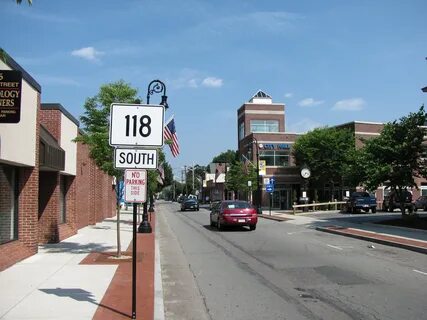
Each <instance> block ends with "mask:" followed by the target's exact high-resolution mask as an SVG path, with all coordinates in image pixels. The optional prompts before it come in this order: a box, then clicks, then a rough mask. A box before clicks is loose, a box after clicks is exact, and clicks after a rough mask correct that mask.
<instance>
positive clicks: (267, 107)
mask: <svg viewBox="0 0 427 320" xmlns="http://www.w3.org/2000/svg"><path fill="white" fill-rule="evenodd" d="M336 127H337V128H348V129H350V130H351V131H352V132H353V133H354V135H355V138H356V147H360V146H362V138H364V139H368V138H372V137H375V136H378V135H380V133H381V130H382V129H383V127H384V124H383V123H373V122H362V121H353V122H350V123H345V124H342V125H337V126H336ZM237 130H238V132H237V137H238V152H239V154H240V155H241V157H242V159H246V160H249V161H251V162H252V163H254V164H255V165H256V163H257V155H258V157H259V160H260V161H265V164H266V168H265V174H264V175H263V176H262V178H261V180H262V181H261V189H262V207H268V206H269V200H270V199H269V194H268V193H267V192H266V190H265V189H266V188H265V182H266V181H268V180H269V179H270V178H273V177H274V179H275V189H274V192H273V193H272V208H273V209H290V208H291V207H292V204H293V203H294V202H296V201H298V199H299V198H300V197H301V196H302V195H303V194H302V190H303V189H304V187H305V185H304V184H305V180H304V179H303V178H302V177H301V175H300V172H301V168H300V167H297V166H296V165H295V161H294V159H293V158H292V155H291V150H292V145H293V144H294V143H295V141H296V140H297V139H298V137H299V136H301V135H302V134H297V133H290V132H286V128H285V105H284V104H283V103H273V101H272V98H271V97H270V96H269V95H268V94H266V93H264V92H263V91H258V92H257V93H256V94H255V95H254V96H253V97H252V98H251V99H250V100H249V101H248V102H246V103H244V104H243V105H242V106H241V107H240V108H239V109H238V110H237ZM416 182H417V186H418V187H419V190H416V189H413V190H412V193H413V198H414V199H416V198H417V197H418V196H419V195H421V194H422V195H427V181H426V180H425V179H420V178H417V179H416ZM331 189H332V190H334V194H333V195H332V194H327V193H328V192H330V188H329V187H327V186H325V188H324V190H323V193H324V197H325V198H328V199H331V198H332V197H333V198H334V199H342V198H343V196H344V195H345V192H346V191H349V190H350V187H346V188H345V189H341V186H336V188H331ZM308 191H309V192H308V193H309V194H310V190H308ZM387 192H389V191H388V190H384V187H381V188H379V189H378V190H376V197H377V201H378V205H379V207H380V208H381V204H382V201H383V199H384V196H385V195H387Z"/></svg>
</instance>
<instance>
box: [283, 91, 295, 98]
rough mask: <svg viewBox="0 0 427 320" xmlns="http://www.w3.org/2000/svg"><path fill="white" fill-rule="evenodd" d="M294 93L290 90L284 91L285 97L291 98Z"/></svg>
mask: <svg viewBox="0 0 427 320" xmlns="http://www.w3.org/2000/svg"><path fill="white" fill-rule="evenodd" d="M293 96H294V94H293V93H292V92H287V93H285V98H292V97H293Z"/></svg>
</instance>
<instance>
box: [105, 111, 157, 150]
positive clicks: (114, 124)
mask: <svg viewBox="0 0 427 320" xmlns="http://www.w3.org/2000/svg"><path fill="white" fill-rule="evenodd" d="M164 115H165V108H164V107H163V106H161V105H147V104H145V105H144V104H122V103H113V104H111V109H110V140H109V142H110V145H111V146H128V147H131V146H132V147H138V146H141V147H162V146H163V124H164Z"/></svg>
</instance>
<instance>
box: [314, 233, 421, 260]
mask: <svg viewBox="0 0 427 320" xmlns="http://www.w3.org/2000/svg"><path fill="white" fill-rule="evenodd" d="M316 230H318V231H322V232H327V233H332V234H337V235H340V236H345V237H350V238H356V239H360V240H365V241H371V242H375V243H380V244H383V245H386V246H392V247H397V248H402V249H407V250H411V251H415V252H418V253H423V254H427V249H426V248H421V247H417V246H411V245H407V244H404V243H399V242H393V241H388V240H383V239H378V238H373V237H367V236H362V235H358V234H352V233H346V232H340V231H338V230H334V229H329V228H325V227H316Z"/></svg>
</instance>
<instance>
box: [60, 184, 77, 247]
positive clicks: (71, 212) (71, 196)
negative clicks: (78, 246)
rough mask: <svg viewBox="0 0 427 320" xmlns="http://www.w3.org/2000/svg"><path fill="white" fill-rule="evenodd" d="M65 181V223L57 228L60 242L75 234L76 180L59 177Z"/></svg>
mask: <svg viewBox="0 0 427 320" xmlns="http://www.w3.org/2000/svg"><path fill="white" fill-rule="evenodd" d="M61 179H65V190H66V195H65V201H66V222H65V223H61V224H59V226H58V238H59V241H62V240H64V239H66V238H69V237H71V236H72V235H75V234H76V233H77V229H78V228H77V214H76V178H75V177H73V176H61Z"/></svg>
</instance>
